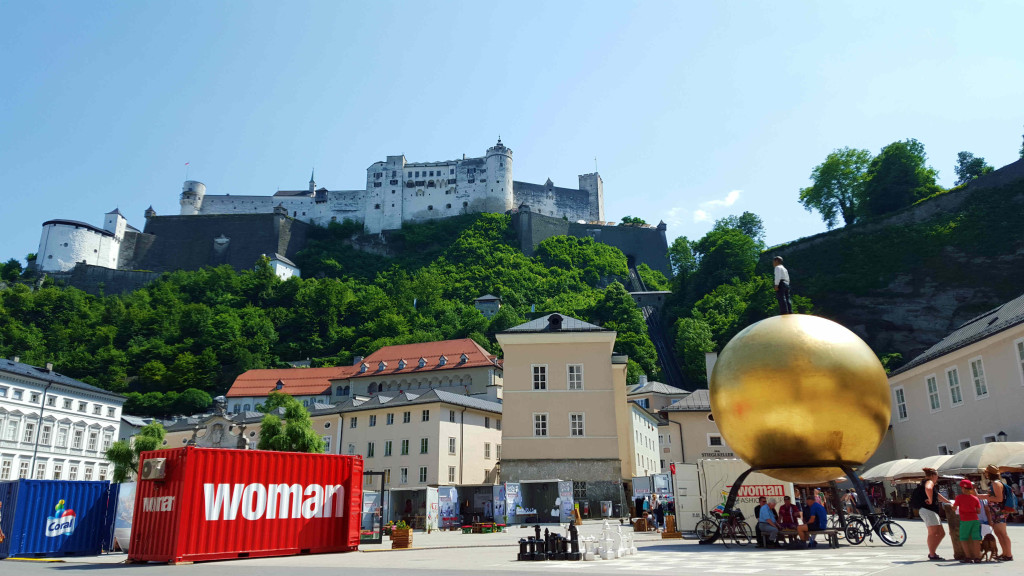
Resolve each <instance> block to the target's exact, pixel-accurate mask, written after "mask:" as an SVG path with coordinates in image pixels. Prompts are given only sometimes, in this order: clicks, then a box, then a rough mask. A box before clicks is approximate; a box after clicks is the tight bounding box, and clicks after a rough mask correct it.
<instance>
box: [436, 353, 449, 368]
mask: <svg viewBox="0 0 1024 576" xmlns="http://www.w3.org/2000/svg"><path fill="white" fill-rule="evenodd" d="M447 363H448V358H447V357H446V356H444V355H443V354H442V355H441V358H440V359H439V360H438V365H440V366H444V365H445V364H447Z"/></svg>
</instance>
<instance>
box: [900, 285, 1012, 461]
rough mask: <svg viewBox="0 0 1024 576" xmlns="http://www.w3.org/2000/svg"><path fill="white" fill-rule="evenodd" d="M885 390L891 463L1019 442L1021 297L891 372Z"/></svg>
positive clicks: (958, 329) (976, 320) (977, 320)
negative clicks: (1001, 442)
mask: <svg viewBox="0 0 1024 576" xmlns="http://www.w3.org/2000/svg"><path fill="white" fill-rule="evenodd" d="M889 387H890V389H891V390H892V403H893V404H892V428H893V438H894V440H893V441H894V454H895V457H896V458H924V457H925V456H931V455H933V454H952V453H955V452H958V451H960V450H963V449H964V448H968V447H970V446H974V445H976V444H981V443H985V442H994V441H996V440H998V439H1000V438H1003V439H1005V440H1009V441H1021V440H1024V418H1021V414H1024V295H1022V296H1020V297H1018V298H1016V299H1014V300H1011V301H1009V302H1007V303H1006V304H1003V305H1002V306H1000V307H998V308H996V309H994V310H991V311H989V312H986V313H985V314H982V315H980V316H978V317H976V318H974V319H972V320H970V321H968V322H966V323H964V324H963V325H962V326H960V327H959V328H957V329H956V330H954V331H953V332H951V333H950V334H949V335H948V336H946V337H945V338H943V339H942V340H941V341H940V342H938V343H937V344H935V345H934V346H932V347H931V348H929V349H928V350H926V351H925V352H924V353H922V354H921V355H920V356H918V357H916V358H914V359H913V360H911V361H910V362H907V363H906V364H905V365H903V366H901V367H900V368H899V369H897V370H895V371H894V372H893V373H892V374H891V375H890V377H889Z"/></svg>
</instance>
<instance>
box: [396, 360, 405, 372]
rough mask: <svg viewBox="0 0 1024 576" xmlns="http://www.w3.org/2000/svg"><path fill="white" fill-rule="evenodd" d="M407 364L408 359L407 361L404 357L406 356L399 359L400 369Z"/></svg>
mask: <svg viewBox="0 0 1024 576" xmlns="http://www.w3.org/2000/svg"><path fill="white" fill-rule="evenodd" d="M405 365H406V361H405V359H404V358H403V359H401V360H399V361H398V369H399V370H402V369H404V368H405Z"/></svg>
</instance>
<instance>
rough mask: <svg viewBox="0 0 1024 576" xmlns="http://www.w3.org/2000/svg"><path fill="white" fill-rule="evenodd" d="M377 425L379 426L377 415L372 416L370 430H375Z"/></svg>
mask: <svg viewBox="0 0 1024 576" xmlns="http://www.w3.org/2000/svg"><path fill="white" fill-rule="evenodd" d="M376 425H377V415H376V414H370V428H373V427H374V426H376Z"/></svg>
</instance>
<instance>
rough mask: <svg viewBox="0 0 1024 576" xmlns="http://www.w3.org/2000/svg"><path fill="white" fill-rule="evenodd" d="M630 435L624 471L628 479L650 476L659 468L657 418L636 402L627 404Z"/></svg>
mask: <svg viewBox="0 0 1024 576" xmlns="http://www.w3.org/2000/svg"><path fill="white" fill-rule="evenodd" d="M628 406H629V416H630V419H629V420H630V422H629V424H630V428H631V430H630V433H629V453H628V457H629V460H628V463H627V465H626V470H627V471H628V474H629V476H630V477H634V476H650V475H651V474H656V473H658V472H659V471H660V470H661V468H660V464H659V462H658V424H659V421H658V417H657V416H655V415H654V414H651V413H650V412H648V411H647V410H646V409H644V407H643V406H640V405H639V404H637V403H636V402H629V403H628Z"/></svg>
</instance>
